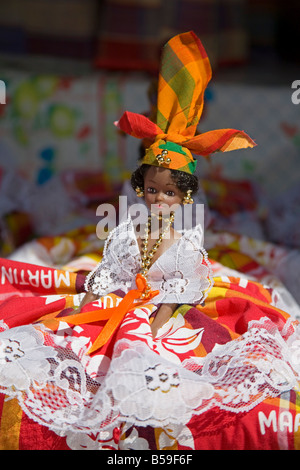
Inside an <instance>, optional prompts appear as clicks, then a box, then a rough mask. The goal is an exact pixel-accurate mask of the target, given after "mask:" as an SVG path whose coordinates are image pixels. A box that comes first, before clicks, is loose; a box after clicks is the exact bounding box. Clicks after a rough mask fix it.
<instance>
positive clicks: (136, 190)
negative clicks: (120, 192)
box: [135, 186, 144, 197]
mask: <svg viewBox="0 0 300 470" xmlns="http://www.w3.org/2000/svg"><path fill="white" fill-rule="evenodd" d="M135 192H136V195H137V197H143V196H144V190H143V189H142V188H140V187H139V186H137V187H136V188H135Z"/></svg>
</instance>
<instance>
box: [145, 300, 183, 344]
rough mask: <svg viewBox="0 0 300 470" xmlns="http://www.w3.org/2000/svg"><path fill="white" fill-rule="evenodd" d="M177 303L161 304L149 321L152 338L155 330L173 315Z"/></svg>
mask: <svg viewBox="0 0 300 470" xmlns="http://www.w3.org/2000/svg"><path fill="white" fill-rule="evenodd" d="M176 307H177V304H161V306H160V307H159V309H158V312H157V314H156V316H155V318H154V320H153V322H152V323H151V330H152V335H153V338H155V336H156V335H157V331H158V330H159V328H161V327H162V326H163V325H164V324H165V323H166V322H167V321H168V320H169V319H170V318H171V316H172V315H173V313H174V312H175V309H176Z"/></svg>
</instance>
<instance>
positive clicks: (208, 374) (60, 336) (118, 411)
mask: <svg viewBox="0 0 300 470" xmlns="http://www.w3.org/2000/svg"><path fill="white" fill-rule="evenodd" d="M0 269H1V273H0V276H1V277H0V301H1V303H0V331H1V333H0V392H1V393H0V449H10V450H12V449H21V450H25V449H26V450H38V449H42V450H47V449H49V450H50V449H51V450H58V449H70V450H72V449H93V450H101V449H103V450H104V449H105V450H109V449H110V450H126V449H133V450H201V449H205V450H222V449H226V450H227V449H231V450H239V449H241V450H258V449H264V450H267V449H270V450H275V449H299V448H300V431H299V426H300V395H299V376H300V348H299V346H300V336H299V328H298V321H297V320H296V319H295V318H294V317H292V316H290V315H289V314H288V313H287V312H286V311H285V309H284V308H283V305H282V304H281V303H280V302H279V300H278V299H277V297H276V295H277V294H276V291H275V290H274V289H272V288H269V287H264V286H263V285H262V284H260V283H258V282H255V281H253V280H250V279H247V278H246V277H245V276H242V277H234V276H219V277H215V278H214V286H213V288H212V289H211V291H210V293H209V295H208V298H207V299H206V301H205V304H204V305H186V304H182V305H178V307H177V309H176V311H175V312H174V314H173V316H172V317H171V319H170V320H169V321H168V322H167V323H166V324H165V325H164V326H163V327H162V328H161V329H160V330H159V332H158V335H157V336H156V337H155V338H153V336H152V334H151V327H150V325H151V321H152V319H153V318H154V317H155V312H156V311H157V306H155V305H154V304H151V303H150V304H145V305H143V306H137V307H135V308H131V309H130V310H129V311H128V313H127V314H126V315H125V317H124V319H123V321H122V323H121V325H120V326H119V327H118V328H117V330H116V331H115V333H114V334H113V336H112V337H111V338H110V340H109V341H108V342H107V343H106V344H105V345H104V346H102V347H101V348H100V349H99V350H97V351H95V352H94V353H92V354H88V350H89V348H90V347H91V345H92V343H93V342H94V340H95V339H96V338H97V337H98V335H99V333H100V332H101V330H102V328H103V327H104V325H105V321H104V320H103V321H95V322H92V323H89V324H81V325H77V326H74V325H72V324H69V323H68V315H70V314H74V313H76V308H77V307H78V306H79V304H80V300H81V298H82V296H83V295H84V293H83V285H84V279H85V276H84V275H82V274H79V273H75V272H69V271H67V270H65V271H64V270H58V269H54V268H47V267H42V266H37V265H33V264H27V263H22V262H16V261H10V260H5V259H3V260H1V267H0ZM123 297H124V293H123V292H122V291H115V292H112V293H110V294H109V295H106V296H105V297H103V298H101V299H99V300H97V301H96V302H93V303H91V304H88V305H86V306H85V307H84V309H83V311H91V310H97V309H99V310H103V309H107V308H111V307H114V306H116V305H118V304H119V303H120V301H121V300H122V298H123Z"/></svg>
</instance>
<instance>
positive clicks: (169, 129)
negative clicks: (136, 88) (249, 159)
mask: <svg viewBox="0 0 300 470" xmlns="http://www.w3.org/2000/svg"><path fill="white" fill-rule="evenodd" d="M211 75H212V72H211V66H210V62H209V59H208V56H207V54H206V51H205V49H204V47H203V45H202V43H201V41H200V39H199V38H198V37H197V36H196V35H195V33H194V32H193V31H190V32H187V33H183V34H179V35H178V36H175V37H173V38H172V39H170V41H169V42H168V43H167V44H166V45H165V46H164V48H163V52H162V58H161V66H160V74H159V79H158V95H157V114H156V122H153V121H151V120H150V119H148V118H147V117H146V116H143V115H141V114H137V113H131V112H128V111H126V112H125V113H124V114H123V115H122V117H121V118H120V120H119V121H118V122H117V123H116V125H117V126H118V127H119V128H120V129H121V130H122V131H123V132H125V133H127V134H129V135H131V136H133V137H137V138H139V139H147V140H150V142H152V144H151V145H150V146H149V148H148V149H147V150H146V153H145V156H144V159H143V161H142V163H147V164H150V165H155V166H162V167H165V168H170V169H175V170H181V171H185V172H187V173H191V174H193V173H194V171H195V169H196V164H197V161H196V160H194V158H193V156H192V152H193V153H194V154H196V155H202V156H203V157H209V156H210V154H212V153H214V152H217V151H221V152H228V151H230V150H235V149H242V148H247V147H254V146H255V145H256V144H255V143H254V141H253V140H252V139H251V138H250V137H249V136H248V135H247V134H246V133H245V132H243V131H239V130H236V129H218V130H213V131H209V132H205V133H203V134H198V135H195V134H196V129H197V125H198V122H199V120H200V117H201V114H202V110H203V104H204V92H205V89H206V87H207V84H208V82H209V81H210V79H211Z"/></svg>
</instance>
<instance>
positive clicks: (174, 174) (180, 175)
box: [131, 163, 198, 194]
mask: <svg viewBox="0 0 300 470" xmlns="http://www.w3.org/2000/svg"><path fill="white" fill-rule="evenodd" d="M149 168H151V165H148V164H146V163H143V165H141V166H139V167H138V168H137V169H136V170H135V171H134V172H133V173H132V175H131V186H132V187H133V189H134V190H135V189H136V188H137V187H139V188H141V189H142V188H144V178H145V175H146V173H147V171H148V170H149ZM170 171H171V178H172V179H173V181H174V183H175V184H176V186H177V188H178V189H179V190H180V191H182V192H183V193H186V192H187V191H188V190H189V189H190V190H191V191H192V194H194V193H195V192H196V191H197V190H198V178H197V177H196V176H195V175H191V174H190V173H186V172H185V171H180V170H172V169H171V170H170Z"/></svg>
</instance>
